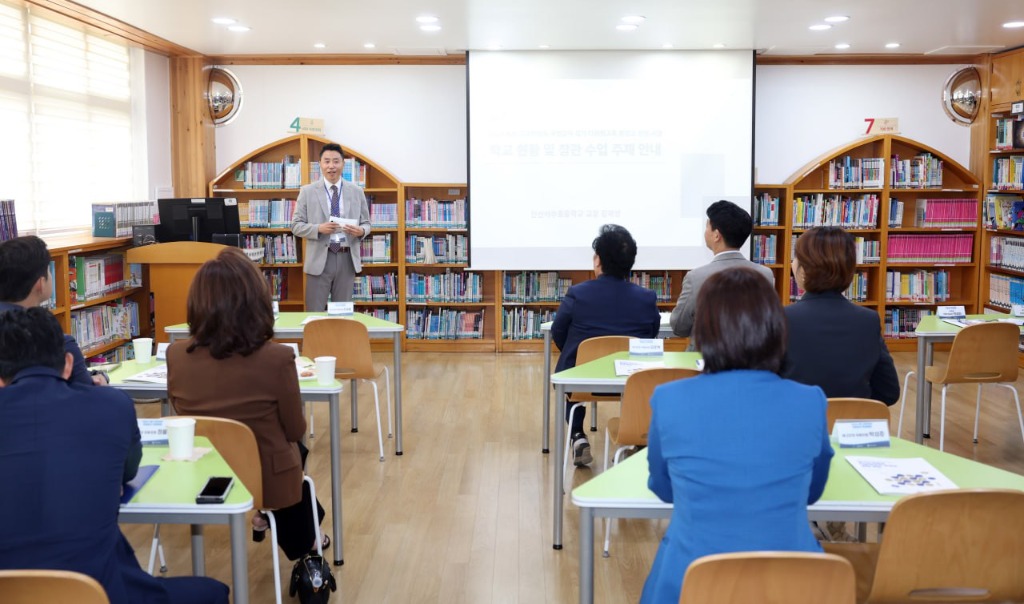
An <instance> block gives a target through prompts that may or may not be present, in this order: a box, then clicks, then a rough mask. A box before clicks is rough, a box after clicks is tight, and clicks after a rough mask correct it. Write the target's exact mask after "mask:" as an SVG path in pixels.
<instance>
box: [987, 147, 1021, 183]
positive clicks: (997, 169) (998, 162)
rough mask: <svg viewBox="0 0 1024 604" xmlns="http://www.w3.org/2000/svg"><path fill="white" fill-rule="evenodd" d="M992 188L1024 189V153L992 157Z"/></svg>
mask: <svg viewBox="0 0 1024 604" xmlns="http://www.w3.org/2000/svg"><path fill="white" fill-rule="evenodd" d="M992 188H993V189H998V190H1000V191H1005V190H1007V189H1024V155H1011V156H1009V157H994V158H992Z"/></svg>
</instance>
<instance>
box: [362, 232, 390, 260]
mask: <svg viewBox="0 0 1024 604" xmlns="http://www.w3.org/2000/svg"><path fill="white" fill-rule="evenodd" d="M391 250H392V248H391V233H384V234H383V235H377V234H373V235H370V236H369V237H364V238H363V239H362V240H361V241H360V242H359V254H360V255H361V257H362V259H363V264H381V263H385V264H386V263H390V262H394V257H393V256H392V253H391Z"/></svg>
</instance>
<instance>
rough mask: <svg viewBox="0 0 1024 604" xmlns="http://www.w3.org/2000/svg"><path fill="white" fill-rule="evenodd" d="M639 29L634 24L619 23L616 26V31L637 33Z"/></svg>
mask: <svg viewBox="0 0 1024 604" xmlns="http://www.w3.org/2000/svg"><path fill="white" fill-rule="evenodd" d="M638 27H639V26H638V25H633V24H632V23H619V24H618V25H616V26H615V29H617V30H619V31H636V30H637V28H638Z"/></svg>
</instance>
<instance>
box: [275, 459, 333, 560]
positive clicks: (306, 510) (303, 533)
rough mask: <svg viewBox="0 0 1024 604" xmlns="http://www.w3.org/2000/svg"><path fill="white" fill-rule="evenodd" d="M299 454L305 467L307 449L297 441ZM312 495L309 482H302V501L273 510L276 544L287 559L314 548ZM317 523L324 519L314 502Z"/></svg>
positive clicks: (322, 509)
mask: <svg viewBox="0 0 1024 604" xmlns="http://www.w3.org/2000/svg"><path fill="white" fill-rule="evenodd" d="M299 454H300V455H301V456H302V468H303V469H305V468H306V457H307V456H308V455H309V449H307V448H306V446H305V445H303V444H302V443H299ZM311 499H312V495H311V494H310V492H309V484H308V483H307V482H305V481H303V482H302V501H300V502H298V503H295V504H293V505H290V506H288V507H286V508H281V509H277V510H274V520H275V521H276V522H277V544H278V545H279V546H280V547H281V550H282V551H284V555H285V556H286V557H287V558H288V559H289V560H298V559H299V558H301V557H302V556H304V555H305V554H307V553H309V551H310V550H311V549H316V529H315V527H314V526H313V507H312V505H311ZM316 509H317V516H318V518H317V520H316V522H317V524H321V523H323V521H324V515H325V513H324V508H323V506H322V505H320V502H319V501H317V502H316Z"/></svg>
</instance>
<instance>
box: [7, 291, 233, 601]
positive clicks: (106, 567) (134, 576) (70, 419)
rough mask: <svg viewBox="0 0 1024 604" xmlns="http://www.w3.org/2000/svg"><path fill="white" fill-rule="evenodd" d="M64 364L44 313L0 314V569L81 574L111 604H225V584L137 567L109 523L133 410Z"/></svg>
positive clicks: (59, 336)
mask: <svg viewBox="0 0 1024 604" xmlns="http://www.w3.org/2000/svg"><path fill="white" fill-rule="evenodd" d="M72 364H73V361H72V357H71V354H70V353H68V352H65V350H64V334H63V333H62V332H61V329H60V324H59V323H58V322H57V319H56V318H55V317H54V316H53V315H52V314H51V313H50V312H49V311H48V310H46V309H43V308H30V309H27V310H23V309H13V310H8V311H6V312H0V482H2V483H3V484H4V485H6V487H5V495H4V496H3V497H0V518H4V519H5V523H4V529H3V530H2V531H0V569H32V568H38V569H57V570H71V571H77V572H80V573H84V574H87V575H89V576H90V577H92V578H94V579H96V580H97V581H99V583H100V584H101V585H102V586H103V588H104V590H105V591H106V592H107V597H108V598H109V599H110V601H111V603H112V604H138V603H146V604H149V603H160V604H174V603H178V602H180V603H183V604H184V603H186V602H187V603H190V604H191V603H204V604H205V603H209V604H215V603H216V604H219V603H225V604H226V603H227V601H228V588H227V586H226V585H224V584H223V583H220V582H218V581H215V580H213V579H207V578H202V577H188V578H174V579H157V578H155V577H152V576H150V575H149V574H147V573H146V572H144V571H143V570H142V568H141V567H140V566H139V563H138V561H137V560H136V558H135V552H134V551H132V548H131V545H129V544H128V541H127V540H125V538H124V535H122V534H121V531H120V529H119V527H118V525H117V514H118V506H119V504H120V496H121V485H122V484H123V482H124V480H125V479H126V478H131V477H133V476H134V475H135V472H136V470H137V469H138V465H139V459H140V456H141V447H140V442H139V441H140V439H139V428H138V423H137V422H136V420H135V408H134V407H133V405H132V401H131V399H129V398H128V397H127V396H126V395H125V394H124V393H122V392H120V391H118V390H113V389H110V388H94V387H92V386H86V385H84V384H80V383H76V382H68V381H67V378H68V376H69V375H70V374H71V368H72ZM0 599H2V597H0Z"/></svg>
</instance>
